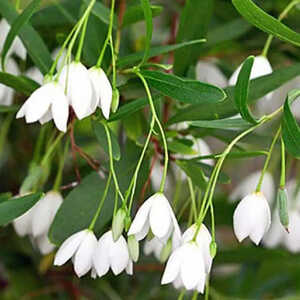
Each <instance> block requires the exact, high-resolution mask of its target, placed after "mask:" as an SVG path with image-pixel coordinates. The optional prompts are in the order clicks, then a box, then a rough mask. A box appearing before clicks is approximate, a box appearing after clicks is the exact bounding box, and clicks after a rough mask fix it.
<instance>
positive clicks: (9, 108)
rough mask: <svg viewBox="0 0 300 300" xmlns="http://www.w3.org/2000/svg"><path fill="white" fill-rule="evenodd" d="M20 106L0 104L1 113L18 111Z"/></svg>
mask: <svg viewBox="0 0 300 300" xmlns="http://www.w3.org/2000/svg"><path fill="white" fill-rule="evenodd" d="M19 108H20V106H19V105H10V106H6V105H0V113H9V112H16V111H17V110H18V109H19Z"/></svg>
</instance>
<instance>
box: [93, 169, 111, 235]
mask: <svg viewBox="0 0 300 300" xmlns="http://www.w3.org/2000/svg"><path fill="white" fill-rule="evenodd" d="M111 175H112V172H109V175H108V178H107V181H106V185H105V189H104V192H103V195H102V198H101V200H100V202H99V205H98V208H97V210H96V213H95V215H94V217H93V220H92V222H91V224H90V226H89V230H93V229H94V227H95V224H96V221H97V219H98V217H99V215H100V212H101V209H102V207H103V204H104V201H105V199H106V196H107V193H108V190H109V186H110V182H111Z"/></svg>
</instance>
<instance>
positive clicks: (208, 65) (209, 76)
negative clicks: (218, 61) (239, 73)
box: [196, 61, 227, 88]
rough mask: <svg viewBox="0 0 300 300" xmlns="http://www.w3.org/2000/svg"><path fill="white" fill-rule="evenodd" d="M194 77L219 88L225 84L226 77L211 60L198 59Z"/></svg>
mask: <svg viewBox="0 0 300 300" xmlns="http://www.w3.org/2000/svg"><path fill="white" fill-rule="evenodd" d="M196 78H197V80H199V81H202V82H206V83H210V84H213V85H216V86H219V87H221V88H224V87H226V86H227V78H226V77H225V75H224V74H223V73H222V72H221V71H220V69H219V68H218V67H217V66H216V65H215V64H214V63H212V62H207V61H199V62H198V63H197V65H196Z"/></svg>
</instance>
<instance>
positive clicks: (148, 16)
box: [141, 0, 153, 65]
mask: <svg viewBox="0 0 300 300" xmlns="http://www.w3.org/2000/svg"><path fill="white" fill-rule="evenodd" d="M141 5H142V7H143V11H144V18H145V22H146V41H145V50H144V56H143V59H142V61H141V65H142V64H143V63H145V62H146V61H147V60H148V58H149V52H150V47H151V40H152V31H153V23H152V10H151V6H150V2H149V0H141Z"/></svg>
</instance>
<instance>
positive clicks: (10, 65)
mask: <svg viewBox="0 0 300 300" xmlns="http://www.w3.org/2000/svg"><path fill="white" fill-rule="evenodd" d="M0 32H1V31H0ZM0 53H1V51H0ZM0 71H2V66H0ZM5 71H6V72H7V73H10V74H12V75H20V70H19V67H18V65H17V64H16V63H15V61H14V60H13V59H12V58H7V61H6V70H5ZM13 97H14V90H13V89H12V88H10V87H8V86H6V85H4V84H2V83H0V104H1V105H6V106H10V105H11V104H12V102H13Z"/></svg>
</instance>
